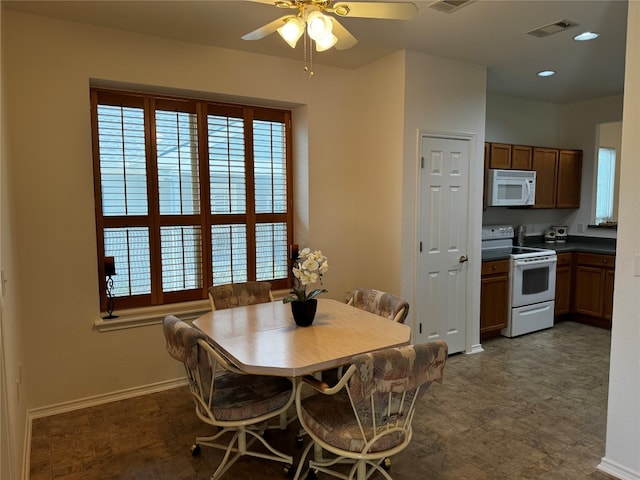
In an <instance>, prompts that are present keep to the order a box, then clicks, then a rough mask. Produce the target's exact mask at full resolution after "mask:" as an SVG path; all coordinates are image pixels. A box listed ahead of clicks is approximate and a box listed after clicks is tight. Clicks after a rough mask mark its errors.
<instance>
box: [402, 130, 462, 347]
mask: <svg viewBox="0 0 640 480" xmlns="http://www.w3.org/2000/svg"><path fill="white" fill-rule="evenodd" d="M470 150H471V142H470V140H469V139H464V138H446V137H436V136H428V135H423V136H422V137H421V141H420V178H419V206H418V219H419V220H418V235H419V238H418V243H419V251H418V254H417V255H418V261H417V265H418V268H417V277H418V278H417V279H416V280H417V281H416V286H417V292H416V297H415V298H416V302H415V304H416V306H417V309H416V317H415V318H416V322H415V325H416V332H414V338H415V343H422V342H427V341H433V340H444V341H446V342H447V344H448V345H449V353H456V352H461V351H464V349H465V325H466V316H467V313H466V312H467V305H466V299H467V291H466V289H467V271H468V268H467V265H468V263H467V261H466V258H467V224H468V208H469V207H468V197H469V154H470Z"/></svg>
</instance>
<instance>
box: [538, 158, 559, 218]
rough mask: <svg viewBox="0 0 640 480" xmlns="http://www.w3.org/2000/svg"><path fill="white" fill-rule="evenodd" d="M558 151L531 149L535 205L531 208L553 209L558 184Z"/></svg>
mask: <svg viewBox="0 0 640 480" xmlns="http://www.w3.org/2000/svg"><path fill="white" fill-rule="evenodd" d="M558 154H559V152H558V150H556V149H554V148H540V147H536V148H534V149H533V169H534V170H535V171H536V203H535V205H534V206H533V208H555V207H556V186H557V184H558Z"/></svg>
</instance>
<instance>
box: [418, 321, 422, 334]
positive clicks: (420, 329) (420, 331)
mask: <svg viewBox="0 0 640 480" xmlns="http://www.w3.org/2000/svg"><path fill="white" fill-rule="evenodd" d="M418 332H419V333H422V324H421V323H420V324H418Z"/></svg>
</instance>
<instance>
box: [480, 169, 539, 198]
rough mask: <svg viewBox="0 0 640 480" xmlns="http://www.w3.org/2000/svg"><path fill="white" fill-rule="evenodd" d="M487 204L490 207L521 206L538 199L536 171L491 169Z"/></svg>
mask: <svg viewBox="0 0 640 480" xmlns="http://www.w3.org/2000/svg"><path fill="white" fill-rule="evenodd" d="M488 189H489V191H488V199H487V204H488V206H490V207H519V206H526V205H533V204H534V203H535V201H536V172H533V171H530V170H495V169H491V170H489V182H488Z"/></svg>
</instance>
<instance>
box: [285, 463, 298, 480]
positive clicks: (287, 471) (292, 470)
mask: <svg viewBox="0 0 640 480" xmlns="http://www.w3.org/2000/svg"><path fill="white" fill-rule="evenodd" d="M295 471H296V469H295V468H293V465H291V464H289V463H288V464H286V465H285V466H284V474H285V475H286V476H287V477H293V474H294V473H295Z"/></svg>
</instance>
